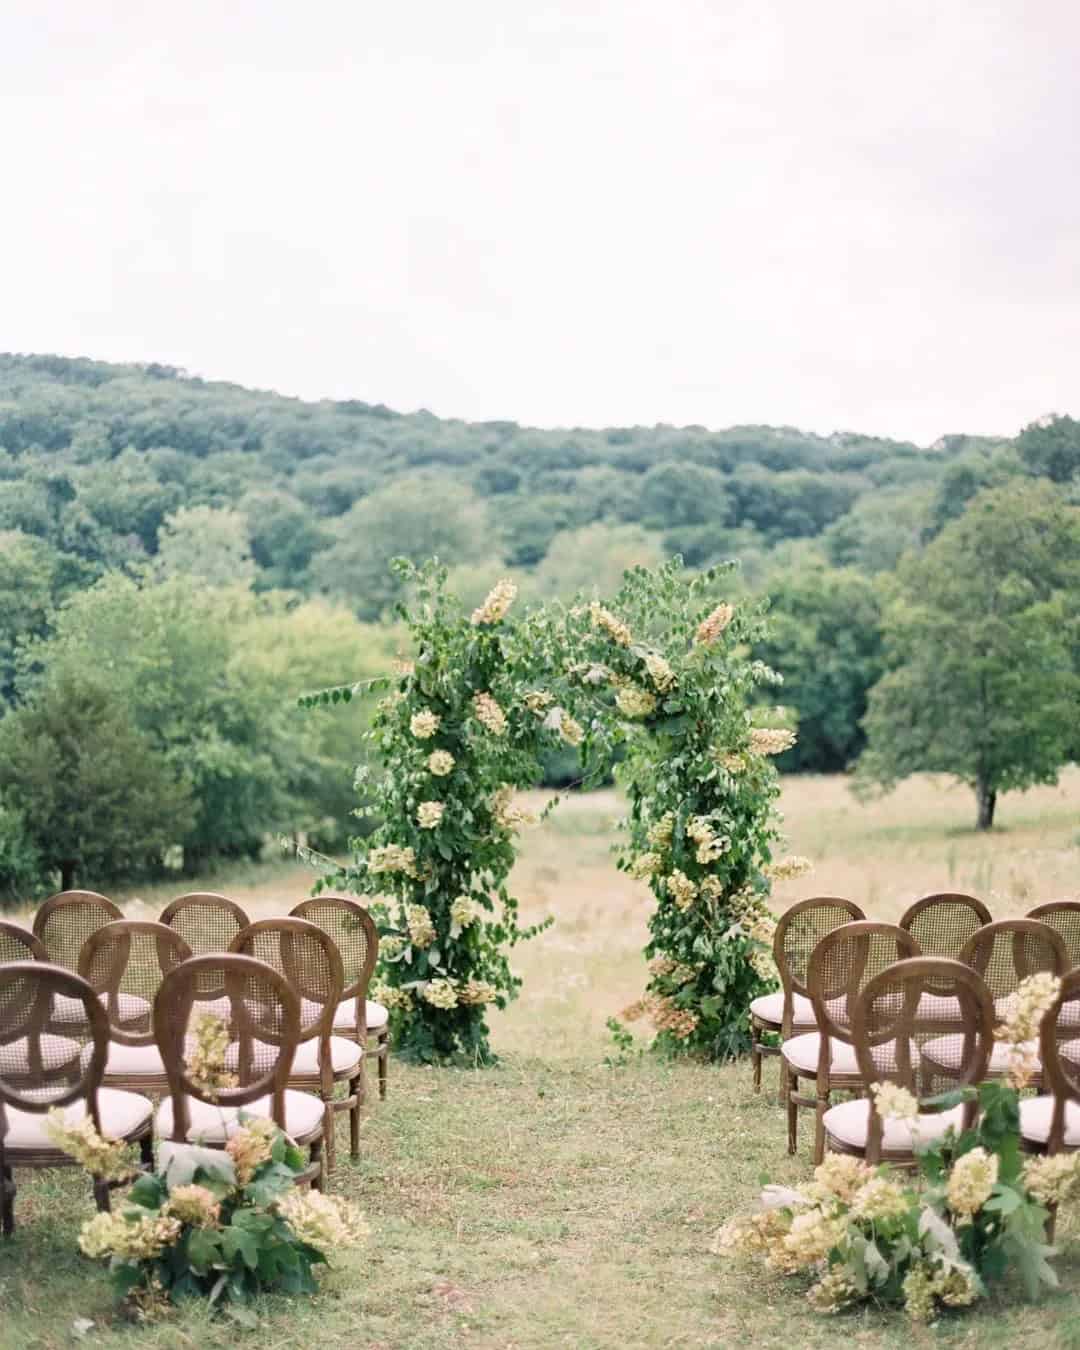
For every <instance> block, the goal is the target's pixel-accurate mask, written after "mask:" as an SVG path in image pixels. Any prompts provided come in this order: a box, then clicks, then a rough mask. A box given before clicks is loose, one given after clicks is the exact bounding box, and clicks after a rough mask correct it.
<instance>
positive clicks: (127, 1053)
mask: <svg viewBox="0 0 1080 1350" xmlns="http://www.w3.org/2000/svg"><path fill="white" fill-rule="evenodd" d="M105 1072H106V1074H117V1075H120V1074H122V1075H124V1076H125V1077H127V1076H128V1075H131V1076H133V1077H134V1076H136V1075H138V1074H146V1075H151V1074H152V1075H156V1076H157V1077H159V1078H161V1077H164V1074H165V1065H164V1063H163V1062H162V1059H161V1054H160V1052H159V1050H158V1048H157V1046H156V1045H120V1044H118V1042H116V1041H110V1042H109V1058H108V1059H107V1060H106V1061H105Z"/></svg>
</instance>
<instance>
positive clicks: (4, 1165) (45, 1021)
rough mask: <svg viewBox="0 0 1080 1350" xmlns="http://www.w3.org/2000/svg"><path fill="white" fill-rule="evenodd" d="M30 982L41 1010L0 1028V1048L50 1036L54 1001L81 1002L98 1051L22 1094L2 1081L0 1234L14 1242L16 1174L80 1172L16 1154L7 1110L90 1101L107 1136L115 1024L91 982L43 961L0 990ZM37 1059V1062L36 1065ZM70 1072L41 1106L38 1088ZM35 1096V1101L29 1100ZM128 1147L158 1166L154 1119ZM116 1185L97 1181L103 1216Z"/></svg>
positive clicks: (5, 975) (31, 1154)
mask: <svg viewBox="0 0 1080 1350" xmlns="http://www.w3.org/2000/svg"><path fill="white" fill-rule="evenodd" d="M27 978H29V979H30V980H32V981H33V983H34V984H35V985H36V989H37V992H36V994H35V1003H36V1007H34V1008H32V1009H31V1010H30V1018H29V1021H26V1022H23V1023H22V1024H20V1025H19V1026H14V1025H12V1026H8V1027H0V1044H10V1043H11V1042H12V1041H16V1040H19V1039H21V1038H22V1037H24V1036H26V1037H28V1038H29V1039H30V1040H31V1042H33V1041H34V1040H36V1039H38V1038H40V1037H41V1036H42V1035H45V1034H48V1031H49V1026H50V1015H49V1014H50V1008H51V1004H52V999H53V997H54V995H56V994H60V995H61V996H63V997H65V998H71V999H79V1000H81V1002H82V1004H83V1008H84V1010H85V1013H86V1020H85V1023H84V1025H85V1026H86V1027H87V1028H88V1029H89V1032H90V1037H91V1043H92V1048H91V1051H90V1055H89V1057H87V1056H86V1055H85V1054H84V1053H81V1054H79V1055H78V1056H77V1057H76V1059H74V1060H73V1061H72V1062H71V1064H70V1065H65V1066H60V1067H59V1068H57V1069H53V1070H49V1071H40V1072H36V1073H35V1074H34V1079H33V1081H32V1082H27V1083H25V1084H24V1085H23V1090H22V1091H20V1090H19V1083H20V1079H16V1078H12V1079H10V1080H8V1081H5V1080H4V1078H3V1077H0V1231H2V1232H3V1235H4V1236H5V1237H10V1236H11V1235H12V1233H14V1231H15V1194H16V1187H15V1178H14V1168H15V1167H16V1166H18V1167H29V1168H42V1167H66V1166H78V1165H79V1164H77V1163H76V1162H75V1159H74V1158H71V1157H69V1156H68V1155H67V1154H66V1153H63V1152H61V1151H60V1150H59V1149H55V1148H33V1149H15V1148H12V1147H11V1146H10V1145H7V1144H5V1141H4V1136H5V1134H6V1133H7V1116H6V1111H5V1108H6V1107H9V1106H10V1107H13V1108H15V1109H16V1110H18V1111H24V1112H31V1113H35V1114H40V1115H45V1114H46V1113H47V1112H49V1111H50V1110H51V1109H52V1108H53V1107H54V1106H70V1105H71V1104H72V1103H73V1102H77V1101H80V1100H83V1099H85V1101H86V1109H87V1114H88V1115H89V1117H90V1120H91V1121H92V1122H93V1124H94V1128H95V1129H97V1130H98V1131H100V1130H101V1111H100V1105H99V1102H98V1091H99V1088H100V1087H101V1079H102V1074H103V1073H104V1069H105V1061H106V1058H107V1056H108V1050H109V1021H108V1018H107V1016H106V1014H105V1009H104V1008H103V1007H102V1006H101V1003H100V1001H99V1000H98V998H97V995H96V994H95V993H94V991H93V989H92V988H91V987H90V985H89V984H87V982H86V981H85V980H84V979H82V978H81V977H80V976H78V975H76V974H74V973H73V972H72V971H69V970H65V969H63V967H61V966H54V965H50V964H48V963H46V962H43V961H36V960H31V961H11V962H7V963H5V964H4V965H2V966H0V987H3V985H5V984H11V983H14V982H16V981H18V980H24V979H27ZM32 1059H33V1057H31V1062H32ZM61 1072H65V1075H66V1078H67V1080H68V1083H67V1089H66V1091H63V1092H60V1093H58V1094H57V1095H55V1096H51V1097H50V1098H49V1100H48V1101H41V1100H39V1099H38V1098H37V1097H36V1096H35V1095H33V1088H34V1085H35V1084H40V1083H43V1082H46V1081H48V1080H49V1079H50V1078H53V1079H54V1080H55V1079H56V1077H58V1076H59V1074H60V1073H61ZM28 1094H29V1095H28ZM123 1138H124V1142H125V1143H138V1145H139V1148H140V1152H141V1155H142V1163H143V1166H144V1167H150V1166H152V1165H153V1115H152V1114H151V1115H150V1116H149V1117H148V1118H147V1121H146V1123H145V1125H142V1126H140V1127H139V1128H138V1129H137V1130H134V1131H132V1132H130V1133H129V1134H127V1135H125V1136H123ZM114 1184H116V1183H111V1182H108V1181H106V1180H105V1179H104V1178H102V1177H94V1178H93V1191H94V1201H95V1203H96V1205H97V1207H98V1209H99V1210H108V1208H109V1191H110V1189H111V1188H112V1186H113V1185H114Z"/></svg>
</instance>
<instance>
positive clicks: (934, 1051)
mask: <svg viewBox="0 0 1080 1350" xmlns="http://www.w3.org/2000/svg"><path fill="white" fill-rule="evenodd" d="M1022 1049H1023V1050H1024V1051H1025V1052H1026V1053H1027V1054H1028V1055H1030V1056H1032V1058H1033V1060H1034V1064H1035V1066H1036V1067H1035V1072H1036V1073H1038V1072H1039V1071H1040V1070H1041V1069H1042V1063H1041V1061H1040V1060H1039V1043H1038V1041H1026V1042H1025V1043H1024V1045H1023V1047H1022ZM922 1053H923V1055H924V1056H925V1057H926V1058H927V1059H928V1060H929V1061H930V1062H931V1064H940V1065H941V1066H942V1067H943V1068H946V1069H954V1070H958V1069H959V1068H960V1066H961V1065H962V1064H963V1061H964V1037H963V1036H962V1035H961V1034H960V1033H959V1032H954V1033H953V1034H952V1035H949V1036H935V1037H934V1039H933V1040H932V1041H927V1042H926V1043H925V1044H924V1045H923V1048H922ZM1011 1059H1012V1047H1011V1046H1009V1045H1006V1043H1005V1042H1004V1041H995V1042H994V1048H993V1049H992V1050H991V1051H990V1063H989V1065H988V1066H987V1073H991V1074H996V1075H1001V1074H1003V1073H1004V1072H1005V1071H1006V1070H1007V1069H1008V1067H1009V1064H1010V1061H1011Z"/></svg>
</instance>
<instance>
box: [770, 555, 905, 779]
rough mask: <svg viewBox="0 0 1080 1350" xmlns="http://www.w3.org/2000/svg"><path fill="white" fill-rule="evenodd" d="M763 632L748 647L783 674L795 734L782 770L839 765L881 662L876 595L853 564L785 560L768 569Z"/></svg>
mask: <svg viewBox="0 0 1080 1350" xmlns="http://www.w3.org/2000/svg"><path fill="white" fill-rule="evenodd" d="M767 590H768V593H769V599H770V609H771V613H770V621H769V633H768V637H767V638H766V639H765V640H764V642H762V643H760V644H759V645H758V647H757V648H756V650H757V652H758V654H759V655H760V657H761V659H762V660H763V661H765V662H766V664H767V665H769V666H771V667H772V668H773V669H774V670H777V671H781V672H782V673H783V677H784V687H783V698H784V702H785V704H787V705H790V706H791V707H792V708H793V709H797V712H798V726H799V739H798V741H797V743H796V744H795V745H794V746H793V748H792V749H790V750H788V751H787V752H786V753H785V754H784V755H782V756H781V758H780V759H779V760H778V761H777V767H778V768H779V769H781V770H782V771H788V772H796V773H797V772H800V771H807V770H809V771H811V772H813V773H838V772H843V770H845V769H846V768H847V767H848V766H849V765H850V764H851V763H852V762H853V761H854V760H855V759H856V757H857V756H858V755H859V753H860V752H861V750H862V749H863V746H864V744H865V738H864V736H863V733H862V730H861V726H860V723H861V721H862V718H863V717H864V716H865V714H866V700H867V694H868V693H869V690H870V688H871V686H872V685H874V684H875V683H876V681H877V680H878V679H879V678H880V676H881V675H882V673H883V670H884V662H883V653H882V641H881V602H880V599H879V596H878V593H877V591H876V590H875V587H874V585H873V583H872V582H871V581H870V580H869V579H868V578H867V577H866V576H864V575H863V574H862V573H861V572H857V571H855V570H854V569H842V570H841V569H836V568H829V567H825V566H823V565H821V564H820V563H819V564H817V565H811V566H805V567H798V568H785V569H783V570H781V571H779V572H774V573H772V575H771V576H770V577H769V580H768V585H767Z"/></svg>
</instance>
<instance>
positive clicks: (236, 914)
mask: <svg viewBox="0 0 1080 1350" xmlns="http://www.w3.org/2000/svg"><path fill="white" fill-rule="evenodd" d="M160 921H161V923H163V924H165V925H166V927H168V928H172V929H174V930H175V931H176V932H177V933H179V934H180V936H181V937H182V938H183V939H184V941H185V942H186V943H187V945H188V946H189V947H190V948H191V952H192V955H193V956H204V955H205V954H206V953H207V952H227V951H228V950H229V946H230V944H231V943H232V940H233V938H234V937H235V936H236V935H237V933H239V932H240V930H241V929H242V928H246V927H247V926H248V924H249V923H250V922H251V920H250V919H249V918H248V916H247V915H246V914H245V913H244V911H243V910H242V909H241V908H240V906H239V905H238V904H237V903H236V902H235V901H234V900H230V899H229V898H228V896H225V895H218V894H216V892H214V891H190V892H189V893H188V894H187V895H181V896H178V897H177V898H176V899H175V900H173V901H172V902H171V903H170V904H168V905H166V906H165V908H164V909H163V910H162V911H161V919H160Z"/></svg>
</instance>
